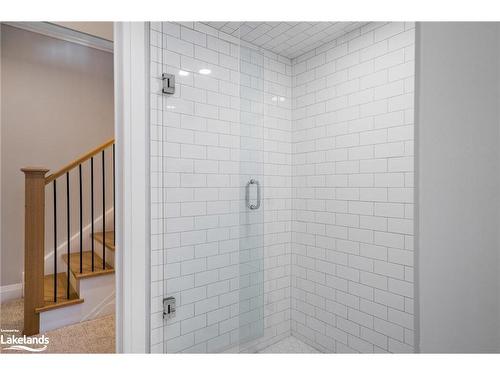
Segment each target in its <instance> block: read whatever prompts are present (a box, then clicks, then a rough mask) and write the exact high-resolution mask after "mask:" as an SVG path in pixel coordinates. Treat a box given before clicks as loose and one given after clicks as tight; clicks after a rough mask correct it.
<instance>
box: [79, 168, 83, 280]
mask: <svg viewBox="0 0 500 375" xmlns="http://www.w3.org/2000/svg"><path fill="white" fill-rule="evenodd" d="M78 175H79V179H80V273H82V272H83V210H82V198H83V197H82V165H81V164H80V165H79V166H78Z"/></svg>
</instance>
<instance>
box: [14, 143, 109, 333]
mask: <svg viewBox="0 0 500 375" xmlns="http://www.w3.org/2000/svg"><path fill="white" fill-rule="evenodd" d="M108 148H110V149H111V148H112V158H113V159H112V171H113V182H112V183H113V193H112V196H111V197H108V200H109V199H110V198H112V199H113V230H107V229H108V228H106V209H107V208H106V203H107V201H106V195H105V192H106V188H105V183H106V180H107V178H106V175H105V160H106V159H105V150H106V149H108ZM110 151H111V150H110ZM99 154H100V155H99ZM108 154H110V152H108ZM94 158H99V162H101V163H102V164H101V165H102V167H101V168H102V169H101V171H102V196H100V199H101V201H102V207H98V209H101V215H102V216H101V225H100V227H102V228H100V230H101V231H96V230H95V229H97V228H95V227H96V225H95V220H96V219H95V211H96V207H95V206H96V205H95V203H94V198H95V195H96V194H95V190H96V189H95V186H94V174H95V173H94ZM114 159H115V158H114V140H113V139H111V140H109V141H107V142H105V143H103V144H102V145H100V146H99V147H96V148H95V149H93V150H91V151H89V152H88V153H86V154H85V155H83V156H81V157H79V158H78V159H76V160H74V161H73V162H71V163H69V164H68V165H67V166H65V167H64V168H62V169H61V170H59V171H57V172H55V173H52V174H51V175H49V176H47V177H45V174H46V173H47V172H48V170H47V169H45V168H23V169H22V171H23V172H24V173H25V181H26V182H25V293H24V294H25V297H24V331H23V333H24V334H25V335H34V334H38V333H39V331H40V316H41V314H44V313H47V312H50V311H53V310H57V309H61V308H66V307H70V306H76V305H81V304H84V303H85V295H84V292H83V291H82V287H81V285H82V284H81V283H82V282H84V280H88V279H93V278H100V277H103V276H106V275H112V274H114V272H115V269H114V268H113V266H112V264H114V262H113V261H112V260H114V253H115V250H116V248H115V235H114V234H115V232H114V222H115V220H114V219H115V216H114V200H115V198H114V195H115V194H114ZM84 163H85V165H86V167H87V168H88V170H89V171H90V182H89V183H90V185H89V190H90V191H91V194H92V195H91V199H90V200H91V202H90V203H89V202H85V203H84V199H83V195H82V190H83V189H82V184H83V181H82V165H84ZM70 173H78V177H79V199H76V200H77V202H73V201H72V199H71V198H70V177H69V176H70ZM59 180H61V184H62V185H63V188H64V183H65V184H66V187H65V191H66V199H65V200H63V199H58V196H57V194H56V192H57V190H56V189H57V187H58V185H57V181H59ZM50 185H52V189H50V192H53V220H54V221H53V228H54V230H53V233H51V235H52V236H53V241H54V249H53V258H54V266H53V267H54V270H53V272H52V273H51V274H47V275H45V273H46V272H45V270H44V267H45V264H44V257H45V248H44V244H45V236H46V233H45V216H46V215H45V191H46V189H47V188H49V186H50ZM61 200H62V202H60V201H61ZM61 203H62V205H63V206H64V205H66V208H67V211H66V212H67V216H66V227H67V235H66V238H65V240H66V247H67V249H66V251H64V253H63V254H59V256H58V253H57V252H58V233H59V232H58V231H57V220H58V211H57V204H61ZM84 204H90V205H91V213H92V214H91V218H90V224H89V226H90V227H91V232H90V234H89V235H84V232H83V222H82V221H83V220H82V215H83V214H82V211H83V209H82V207H83V205H84ZM78 206H79V218H80V220H79V229H80V230H79V233H78V234H77V235H78V236H79V237H78V240H79V241H78V242H79V246H77V247H78V248H76V249H75V248H74V243H73V242H75V241H72V238H73V236H74V234H72V233H71V231H70V229H71V226H70V209H76V210H78ZM59 236H60V234H59ZM85 239H86V242H90V246H89V248H88V249H85V250H84V249H83V243H84V240H85ZM62 240H64V238H63V239H62ZM59 252H60V251H59ZM103 258H104V259H106V261H104V260H103ZM58 264H59V265H63V268H64V269H63V270H58ZM61 271H62V272H61ZM50 272H51V271H49V272H47V273H50ZM106 280H107V282H108V284H109V280H108V279H106ZM96 285H98V284H95V283H93V284H92V288H94V289H95V287H96ZM113 285H114V283H113ZM107 288H108V289H109V285H108V286H107ZM93 298H94V299H95V293H94V295H93ZM68 311H70V310H68Z"/></svg>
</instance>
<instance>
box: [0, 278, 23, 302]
mask: <svg viewBox="0 0 500 375" xmlns="http://www.w3.org/2000/svg"><path fill="white" fill-rule="evenodd" d="M22 296H23V284H22V283H19V284H10V285H4V286H0V303H4V302H7V301H11V300H13V299H18V298H22Z"/></svg>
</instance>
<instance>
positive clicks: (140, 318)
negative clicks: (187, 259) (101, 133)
mask: <svg viewBox="0 0 500 375" xmlns="http://www.w3.org/2000/svg"><path fill="white" fill-rule="evenodd" d="M114 35H115V54H114V58H115V135H116V156H117V158H116V181H117V184H116V187H117V188H116V196H117V199H116V217H117V218H118V221H117V225H116V243H117V247H118V249H120V250H119V251H117V253H116V254H115V256H116V259H115V261H116V265H117V266H116V311H117V316H116V350H117V352H118V353H148V352H149V351H150V328H149V327H150V235H149V233H150V229H149V224H150V223H149V221H150V197H149V94H148V91H149V78H148V77H149V24H148V23H145V22H116V23H115V26H114Z"/></svg>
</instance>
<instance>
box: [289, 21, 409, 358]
mask: <svg viewBox="0 0 500 375" xmlns="http://www.w3.org/2000/svg"><path fill="white" fill-rule="evenodd" d="M414 39H415V30H414V24H413V23H386V24H380V23H370V24H367V25H365V26H363V27H360V28H358V29H356V30H354V31H352V32H350V33H348V34H346V35H344V36H342V37H341V38H338V39H337V40H335V41H333V42H331V43H329V44H327V45H324V46H321V47H319V48H317V49H315V50H313V51H311V52H309V53H307V54H305V55H302V56H299V57H297V58H296V59H294V60H293V61H292V69H293V94H292V96H293V105H292V108H293V109H292V112H293V117H292V118H293V125H292V127H293V136H292V139H293V148H292V160H293V163H292V164H293V170H292V176H293V183H292V186H293V218H294V220H293V231H292V305H291V306H292V334H293V335H295V336H298V337H299V338H301V339H302V340H304V341H305V342H307V343H309V344H310V345H312V346H314V347H315V348H317V349H319V350H321V351H326V352H338V353H341V352H370V353H371V352H412V351H413V330H414V327H413V82H414Z"/></svg>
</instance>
